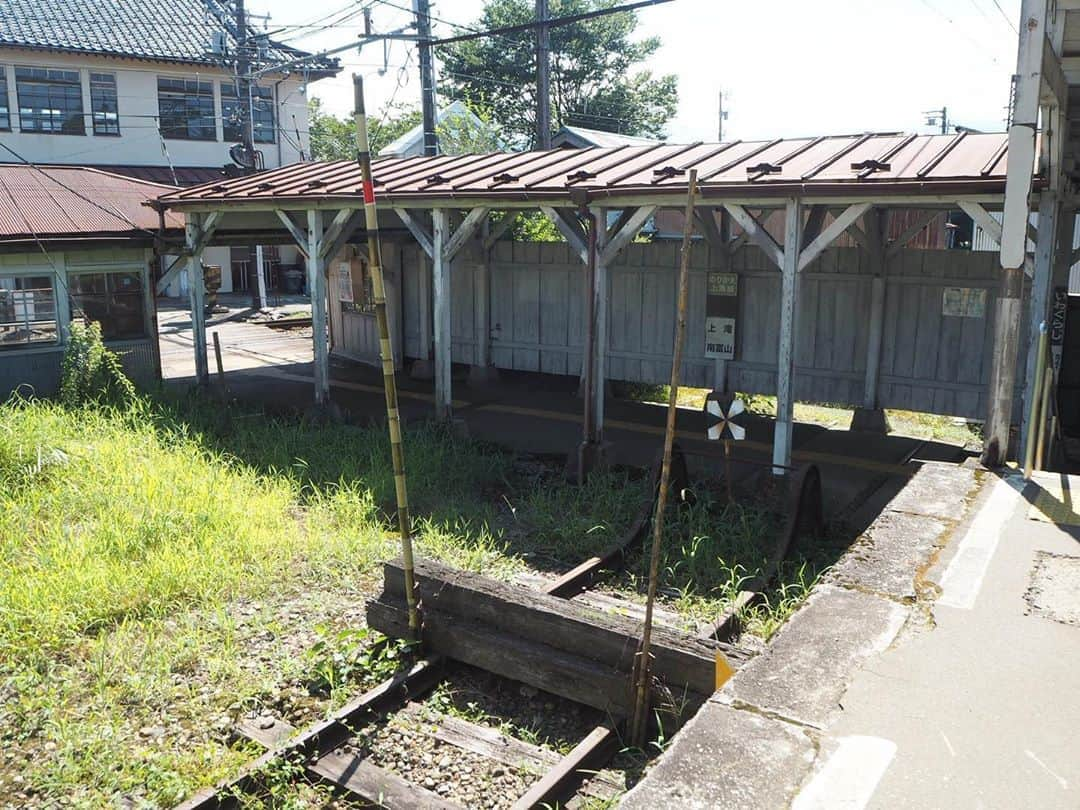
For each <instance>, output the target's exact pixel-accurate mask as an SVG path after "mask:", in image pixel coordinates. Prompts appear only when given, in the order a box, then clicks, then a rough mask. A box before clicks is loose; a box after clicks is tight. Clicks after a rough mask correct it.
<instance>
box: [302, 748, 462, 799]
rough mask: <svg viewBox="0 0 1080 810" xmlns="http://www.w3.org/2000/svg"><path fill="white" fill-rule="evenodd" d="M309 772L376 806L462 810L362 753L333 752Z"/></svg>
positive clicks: (312, 765) (311, 767)
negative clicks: (380, 765)
mask: <svg viewBox="0 0 1080 810" xmlns="http://www.w3.org/2000/svg"><path fill="white" fill-rule="evenodd" d="M308 770H309V771H310V772H311V773H313V774H315V775H317V776H318V777H320V778H321V779H324V780H325V781H327V782H329V783H330V784H332V785H334V786H336V787H338V788H341V789H342V790H345V791H348V792H349V793H351V794H353V795H354V796H357V797H359V798H361V799H363V800H364V802H365V803H370V804H371V805H373V806H375V807H386V808H406V807H407V808H410V810H412V809H413V808H415V810H462V808H461V806H460V805H457V804H454V803H452V802H448V801H446V800H445V799H443V798H442V797H440V796H439V795H438V794H437V793H434V792H432V791H430V790H428V789H427V788H423V787H421V786H420V785H416V784H413V783H412V782H410V781H408V780H407V779H405V778H404V777H401V776H398V775H397V774H396V773H394V772H393V771H388V770H386V769H385V768H380V767H379V766H378V765H376V764H375V763H374V762H372V761H371V760H369V759H365V758H364V757H362V756H360V755H359V754H351V753H346V752H344V751H342V752H338V751H331V752H329V753H328V754H324V755H323V756H321V757H319V759H318V760H317V761H316V762H314V763H312V764H310V765H308ZM365 806H366V804H365Z"/></svg>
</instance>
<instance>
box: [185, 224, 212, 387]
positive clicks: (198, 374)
mask: <svg viewBox="0 0 1080 810" xmlns="http://www.w3.org/2000/svg"><path fill="white" fill-rule="evenodd" d="M205 230H206V229H205V223H204V222H203V221H202V218H201V217H199V216H197V215H193V216H189V217H188V222H187V226H186V228H185V233H186V236H187V245H188V253H189V256H188V263H187V273H188V303H189V306H190V307H191V342H192V344H193V348H194V351H195V379H196V381H197V382H198V384H199V385H207V384H209V382H210V365H209V361H208V359H207V357H206V282H205V279H204V278H203V270H202V251H199V250H196V247H197V246H198V243H199V240H200V238H201V236H202V234H203V233H204V232H205Z"/></svg>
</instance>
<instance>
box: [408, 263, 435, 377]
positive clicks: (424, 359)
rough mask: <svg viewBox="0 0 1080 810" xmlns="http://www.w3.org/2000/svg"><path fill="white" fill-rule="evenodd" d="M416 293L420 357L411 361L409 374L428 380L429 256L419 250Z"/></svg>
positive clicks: (429, 343) (430, 366) (430, 278)
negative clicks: (418, 310)
mask: <svg viewBox="0 0 1080 810" xmlns="http://www.w3.org/2000/svg"><path fill="white" fill-rule="evenodd" d="M417 261H418V263H419V267H418V269H417V276H418V277H417V293H418V295H419V299H420V302H419V303H420V324H419V332H420V357H419V358H418V359H417V361H416V362H415V363H413V367H412V371H411V376H412V377H414V378H416V379H418V380H430V379H431V378H432V377H433V376H434V374H435V371H434V369H433V368H432V361H431V358H432V355H431V281H432V270H431V266H432V265H431V258H430V257H429V256H428V254H427V253H426V252H425V251H423V250H421V251H420V254H419V256H418V257H417Z"/></svg>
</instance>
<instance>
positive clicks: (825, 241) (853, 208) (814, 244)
mask: <svg viewBox="0 0 1080 810" xmlns="http://www.w3.org/2000/svg"><path fill="white" fill-rule="evenodd" d="M869 210H870V203H856V204H855V205H849V206H848V207H847V208H845V209H844V210H843V211H841V212H840V215H839V216H837V217H836V219H834V220H833V221H832V222H830V223H829V225H828V227H826V228H825V229H824V230H822V231H821V233H819V234H818V235H817V237H815V238H814V240H813V241H811V242H810V244H808V245H807V246H806V247H805V248H803V250H802V252H801V253H800V254H799V270H800V271H802V270H805V269H806V267H807V265H809V264H810V262H812V261H814V259H816V258H817V257H818V256H820V255H821V253H822V251H824V250H825V248H827V247H828V246H829V245H830V244H831V243H832V241H833V240H834V239H836V237H838V236H839V235H840V234H842V233H843V232H844V231H846V230H847V229H848V227H849V226H850V225H851V224H852V223H854V222H855V221H856V220H857V219H858V218H859V217H861V216H862V215H863V214H865V213H866V212H867V211H869ZM784 249H785V252H786V250H787V247H786V246H785V248H784Z"/></svg>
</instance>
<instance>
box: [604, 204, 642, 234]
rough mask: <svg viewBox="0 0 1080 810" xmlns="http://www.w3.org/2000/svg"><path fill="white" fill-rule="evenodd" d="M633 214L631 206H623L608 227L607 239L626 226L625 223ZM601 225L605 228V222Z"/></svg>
mask: <svg viewBox="0 0 1080 810" xmlns="http://www.w3.org/2000/svg"><path fill="white" fill-rule="evenodd" d="M633 215H634V209H633V208H623V209H622V210H621V211H619V216H618V217H616V218H615V222H613V223H612V225H611V227H610V228H608V241H610V240H611V239H613V238H614V237H615V234H617V233H618V232H619V231H621V230H622V229H623V228H625V227H626V223H628V222H629V221H630V217H632V216H633ZM603 226H604V227H605V228H607V223H606V222H605V223H603Z"/></svg>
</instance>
